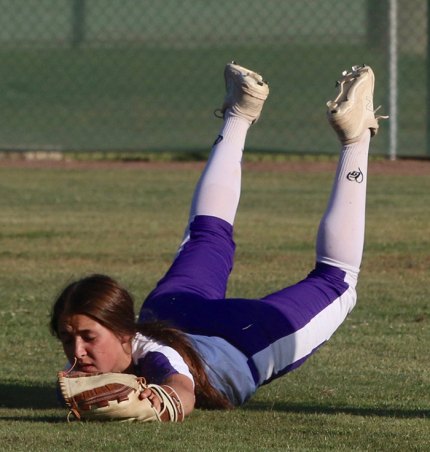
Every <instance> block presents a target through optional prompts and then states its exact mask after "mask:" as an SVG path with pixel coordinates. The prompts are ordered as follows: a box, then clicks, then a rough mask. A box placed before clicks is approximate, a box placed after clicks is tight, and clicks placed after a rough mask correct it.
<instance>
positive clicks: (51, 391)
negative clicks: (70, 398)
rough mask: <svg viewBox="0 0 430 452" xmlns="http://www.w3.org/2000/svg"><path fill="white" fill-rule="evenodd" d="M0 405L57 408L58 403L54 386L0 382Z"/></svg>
mask: <svg viewBox="0 0 430 452" xmlns="http://www.w3.org/2000/svg"><path fill="white" fill-rule="evenodd" d="M0 407H1V408H32V409H36V410H44V409H50V408H58V407H59V403H58V400H57V396H56V390H55V387H54V386H48V385H46V386H45V385H37V384H36V385H24V384H22V383H9V382H8V383H4V382H0Z"/></svg>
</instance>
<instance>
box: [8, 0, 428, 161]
mask: <svg viewBox="0 0 430 452" xmlns="http://www.w3.org/2000/svg"><path fill="white" fill-rule="evenodd" d="M429 3H430V2H429V1H426V0H355V1H354V2H349V1H348V2H347V1H344V0H260V1H258V0H246V1H245V0H235V1H231V0H217V1H208V0H181V1H179V0H159V1H154V0H0V150H1V151H29V150H36V151H118V152H129V151H151V152H153V151H157V152H158V151H159V152H163V151H169V152H175V151H181V152H183V151H189V152H194V151H205V150H208V149H209V147H210V145H211V143H212V142H213V139H214V137H215V136H216V134H217V132H218V128H219V127H220V122H219V120H218V121H217V120H216V119H214V116H213V111H214V110H215V109H216V108H217V107H220V106H221V104H222V100H223V95H224V81H223V76H222V74H223V69H224V65H225V64H226V63H227V62H229V61H231V60H236V61H237V62H238V63H239V64H242V65H244V66H248V67H250V68H252V69H254V70H256V71H259V72H261V73H262V74H263V75H264V77H265V78H266V79H267V80H268V81H269V84H270V86H271V96H270V97H269V100H268V101H267V104H266V106H265V111H264V114H263V116H262V119H261V124H259V126H257V127H255V128H253V129H252V131H251V133H250V135H249V139H248V142H247V143H248V148H249V149H250V150H255V151H261V152H289V153H299V154H306V153H327V154H329V153H336V152H337V151H338V144H337V140H336V138H335V135H334V133H333V132H332V131H331V129H330V128H329V127H327V122H326V117H325V103H326V101H327V100H328V99H330V98H332V97H333V95H334V93H335V88H334V86H335V81H336V79H337V78H338V77H339V76H340V73H341V71H342V70H343V69H347V68H349V67H351V66H352V65H354V64H362V63H366V64H368V65H370V66H372V68H373V69H374V71H375V74H376V92H375V107H376V106H378V105H379V104H381V105H382V108H381V110H380V113H381V114H390V115H391V119H390V121H387V122H386V123H385V124H384V125H383V127H382V128H381V132H380V134H379V136H378V139H377V140H375V141H374V143H373V146H372V148H373V152H374V153H375V154H381V155H385V156H389V157H391V158H395V157H397V156H398V157H429V156H430V144H429V136H428V132H427V131H428V129H429V127H428V124H430V119H429V116H430V113H429V105H430V103H429V102H428V99H429V95H428V89H429V80H430V64H429V54H430V51H429V46H428V8H429Z"/></svg>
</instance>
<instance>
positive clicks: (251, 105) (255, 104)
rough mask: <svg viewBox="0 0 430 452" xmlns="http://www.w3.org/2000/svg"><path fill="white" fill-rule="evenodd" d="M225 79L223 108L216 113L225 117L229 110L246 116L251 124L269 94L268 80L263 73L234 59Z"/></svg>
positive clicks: (255, 119)
mask: <svg viewBox="0 0 430 452" xmlns="http://www.w3.org/2000/svg"><path fill="white" fill-rule="evenodd" d="M224 79H225V87H226V95H225V98H224V103H223V106H222V108H221V109H220V110H217V111H216V113H218V115H219V116H220V117H223V118H224V117H225V114H226V111H227V110H229V112H230V113H231V115H232V116H239V117H241V118H245V119H247V120H248V121H250V122H251V124H253V123H255V122H256V121H257V120H258V118H259V117H260V115H261V111H262V109H263V105H264V101H265V100H266V99H267V96H268V95H269V86H268V84H267V82H266V81H264V80H263V77H262V76H261V75H259V74H257V73H256V72H253V71H250V70H249V69H246V68H244V67H242V66H239V65H238V64H236V63H235V62H234V61H233V62H231V63H229V64H227V65H226V67H225V69H224ZM218 115H217V116H218Z"/></svg>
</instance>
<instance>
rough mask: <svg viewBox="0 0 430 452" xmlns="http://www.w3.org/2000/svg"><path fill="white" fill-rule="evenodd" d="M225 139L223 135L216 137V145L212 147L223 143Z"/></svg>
mask: <svg viewBox="0 0 430 452" xmlns="http://www.w3.org/2000/svg"><path fill="white" fill-rule="evenodd" d="M223 139H224V137H223V136H222V135H218V136H217V137H216V140H215V142H214V144H213V145H212V146H216V145H217V144H218V143H221V141H222V140H223Z"/></svg>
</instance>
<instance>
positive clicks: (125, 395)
mask: <svg viewBox="0 0 430 452" xmlns="http://www.w3.org/2000/svg"><path fill="white" fill-rule="evenodd" d="M58 384H59V388H60V391H61V394H62V396H63V398H64V401H65V403H66V405H67V407H68V408H69V410H70V411H69V415H68V417H67V418H68V419H69V418H70V415H73V416H74V417H75V418H76V419H78V420H97V421H129V422H133V421H135V422H149V421H159V422H181V421H183V420H184V410H183V407H182V403H181V400H180V399H179V397H178V395H177V394H176V392H175V390H174V389H173V388H171V387H170V386H167V385H154V384H146V382H145V379H144V378H142V377H137V376H136V375H131V374H122V373H95V374H86V373H83V372H59V373H58ZM148 389H149V390H150V391H151V395H150V396H149V397H146V398H143V399H142V397H141V394H142V393H143V391H146V393H147V390H148ZM154 397H157V398H158V401H159V402H160V403H157V404H155V403H154V404H153V403H152V401H153V399H154ZM158 407H159V408H158Z"/></svg>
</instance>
